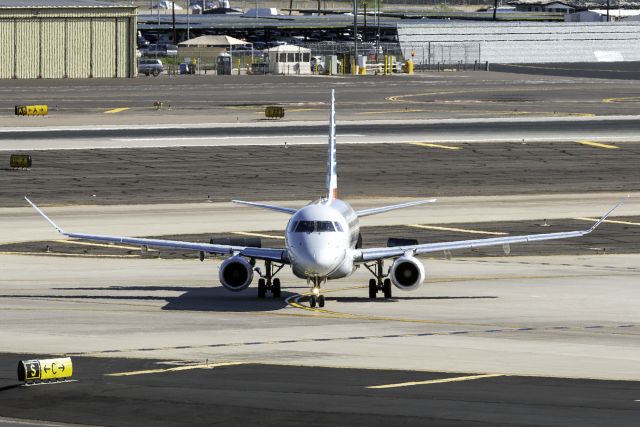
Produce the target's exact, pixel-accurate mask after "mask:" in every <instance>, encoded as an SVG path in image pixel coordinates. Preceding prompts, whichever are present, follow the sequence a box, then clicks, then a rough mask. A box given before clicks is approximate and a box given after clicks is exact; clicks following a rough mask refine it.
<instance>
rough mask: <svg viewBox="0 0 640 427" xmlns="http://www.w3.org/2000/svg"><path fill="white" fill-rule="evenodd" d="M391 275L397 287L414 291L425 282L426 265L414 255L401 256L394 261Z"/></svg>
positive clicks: (392, 281)
mask: <svg viewBox="0 0 640 427" xmlns="http://www.w3.org/2000/svg"><path fill="white" fill-rule="evenodd" d="M389 276H390V278H391V283H393V285H394V286H395V287H396V288H398V289H400V290H402V291H413V290H414V289H418V288H419V287H420V286H421V285H422V282H424V278H425V273H424V265H422V263H421V262H420V261H418V260H417V259H415V258H414V257H412V256H406V255H405V256H401V257H400V258H398V259H396V260H395V261H394V262H393V265H392V266H391V271H390V272H389Z"/></svg>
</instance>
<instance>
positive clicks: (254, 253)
mask: <svg viewBox="0 0 640 427" xmlns="http://www.w3.org/2000/svg"><path fill="white" fill-rule="evenodd" d="M25 200H26V201H27V202H29V204H30V205H31V206H32V207H33V208H34V209H35V210H36V211H37V212H38V213H39V214H40V215H42V217H43V218H44V219H46V220H47V221H48V222H49V224H51V225H52V226H53V227H54V228H55V229H56V230H57V231H58V233H60V234H62V235H63V236H67V237H71V238H74V239H83V240H94V241H99V242H113V243H126V244H130V245H140V246H149V247H157V248H172V249H181V250H191V251H203V252H208V253H210V254H217V255H234V254H235V255H242V256H246V257H249V258H256V259H262V260H269V261H275V262H284V263H286V262H288V259H287V253H286V250H284V249H271V248H252V247H246V246H231V245H214V244H210V243H193V242H183V241H180V240H164V239H146V238H141V237H126V236H109V235H102V234H84V233H74V232H68V231H65V230H63V229H62V228H61V227H60V226H58V225H57V224H56V223H55V222H53V220H52V219H51V218H49V217H48V216H47V215H46V214H45V213H44V212H42V210H40V208H39V207H37V206H36V205H35V204H34V203H33V202H32V201H31V200H29V199H28V198H27V197H25Z"/></svg>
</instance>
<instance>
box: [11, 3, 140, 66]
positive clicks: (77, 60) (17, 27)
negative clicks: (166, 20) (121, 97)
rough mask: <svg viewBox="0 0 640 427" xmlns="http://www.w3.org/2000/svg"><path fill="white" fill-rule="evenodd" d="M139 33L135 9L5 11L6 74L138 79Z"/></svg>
mask: <svg viewBox="0 0 640 427" xmlns="http://www.w3.org/2000/svg"><path fill="white" fill-rule="evenodd" d="M16 10H17V9H16ZM45 12H46V13H45ZM135 32H136V15H135V9H134V8H129V9H124V10H121V9H115V10H114V9H111V8H106V9H103V10H97V9H91V10H90V11H87V10H81V9H78V10H68V9H67V10H65V11H62V12H60V13H55V11H54V10H51V8H49V9H45V10H44V12H43V13H38V14H34V13H29V14H28V16H27V15H26V14H24V13H23V12H20V13H18V12H16V13H14V14H13V15H11V14H10V13H8V12H7V10H6V9H3V10H0V78H5V79H10V78H19V79H33V78H65V77H69V78H87V77H102V78H110V77H134V76H135V74H136V71H137V70H136V67H135V60H136V58H135Z"/></svg>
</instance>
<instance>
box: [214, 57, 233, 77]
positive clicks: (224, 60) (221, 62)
mask: <svg viewBox="0 0 640 427" xmlns="http://www.w3.org/2000/svg"><path fill="white" fill-rule="evenodd" d="M216 70H218V75H223V76H230V75H231V55H228V54H223V55H220V56H218V57H217V58H216Z"/></svg>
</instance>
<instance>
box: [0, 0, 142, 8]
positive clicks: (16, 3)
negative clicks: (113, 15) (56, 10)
mask: <svg viewBox="0 0 640 427" xmlns="http://www.w3.org/2000/svg"><path fill="white" fill-rule="evenodd" d="M37 7H131V5H130V4H119V3H111V2H106V1H94V0H0V8H11V9H13V8H37Z"/></svg>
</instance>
